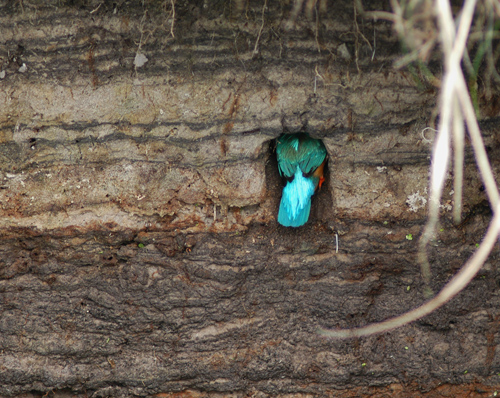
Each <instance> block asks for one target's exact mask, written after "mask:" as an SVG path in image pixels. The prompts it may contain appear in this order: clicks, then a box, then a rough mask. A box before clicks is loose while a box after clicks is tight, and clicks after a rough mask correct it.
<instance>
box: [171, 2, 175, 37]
mask: <svg viewBox="0 0 500 398" xmlns="http://www.w3.org/2000/svg"><path fill="white" fill-rule="evenodd" d="M170 4H172V22H171V23H170V34H171V35H172V37H173V38H175V35H174V25H175V0H170Z"/></svg>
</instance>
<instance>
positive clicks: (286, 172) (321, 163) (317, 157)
mask: <svg viewBox="0 0 500 398" xmlns="http://www.w3.org/2000/svg"><path fill="white" fill-rule="evenodd" d="M276 155H277V157H278V169H279V172H280V175H281V176H284V177H285V179H286V185H285V188H283V194H282V196H281V203H280V209H279V212H278V222H279V223H280V224H281V225H284V226H285V227H300V226H302V225H304V224H305V223H306V222H307V220H308V219H309V213H310V211H311V197H312V196H313V194H314V192H315V191H316V189H318V187H319V188H321V185H322V184H323V182H324V181H325V178H324V177H323V169H324V167H325V163H326V148H325V145H324V144H323V142H322V141H321V140H316V139H314V138H311V137H310V136H309V134H307V133H296V134H283V135H282V136H281V137H279V138H278V139H277V143H276Z"/></svg>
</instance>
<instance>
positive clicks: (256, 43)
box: [253, 0, 267, 56]
mask: <svg viewBox="0 0 500 398" xmlns="http://www.w3.org/2000/svg"><path fill="white" fill-rule="evenodd" d="M266 7H267V0H265V1H264V6H263V7H262V24H261V25H260V29H259V34H258V35H257V40H255V46H254V48H253V55H254V56H255V55H257V54H258V52H259V40H260V36H261V35H262V30H263V29H264V23H265V12H266Z"/></svg>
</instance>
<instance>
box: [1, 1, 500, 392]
mask: <svg viewBox="0 0 500 398" xmlns="http://www.w3.org/2000/svg"><path fill="white" fill-rule="evenodd" d="M131 3H132V2H98V1H85V2H84V1H72V2H67V4H66V3H65V2H61V1H55V0H54V1H47V2H37V1H21V2H12V1H0V37H1V38H2V41H1V42H0V88H1V90H0V144H1V145H0V203H1V208H0V228H1V229H0V395H1V396H8V397H40V396H56V397H108V396H109V397H129V396H156V397H205V396H211V397H228V396H229V397H250V396H253V397H274V396H286V397H310V396H331V397H337V396H343V397H356V396H371V397H400V396H405V397H418V396H429V397H431V396H432V397H436V396H437V397H439V396H443V397H444V396H446V397H449V396H453V397H461V396H468V397H489V396H493V395H494V394H496V393H497V392H499V391H500V389H499V386H500V354H499V353H498V351H497V350H496V348H497V345H498V343H499V341H500V334H499V331H500V330H499V328H500V297H499V293H498V291H499V286H500V271H499V269H498V255H499V254H498V249H497V248H496V249H495V250H494V252H493V254H492V255H491V256H490V258H489V260H488V262H487V263H486V264H485V266H484V267H483V269H482V270H481V272H480V274H479V275H478V276H477V277H476V278H475V279H474V281H473V282H472V283H471V285H470V286H469V287H467V288H466V289H465V291H464V292H462V293H461V294H460V295H459V296H458V297H456V298H455V299H453V300H452V301H451V302H450V303H449V304H447V305H446V306H445V307H443V308H442V309H440V310H439V311H437V312H436V313H434V314H432V315H430V316H427V317H425V318H423V319H422V320H420V321H418V322H415V323H413V324H411V325H408V326H406V327H403V328H401V329H398V330H395V331H392V332H390V333H385V334H382V335H375V336H372V337H368V338H363V339H355V340H331V339H327V338H324V337H321V336H320V335H319V334H318V328H320V327H323V328H349V327H356V326H362V325H366V324H368V323H372V322H376V321H381V320H384V319H387V318H389V317H392V316H395V315H398V314H401V313H403V312H405V311H407V310H409V309H412V308H414V307H416V306H418V305H419V304H421V303H423V302H424V301H425V299H426V298H425V297H424V290H425V284H424V282H423V280H422V277H421V275H420V269H419V265H418V262H417V252H418V239H419V237H420V234H421V232H422V229H423V226H424V224H425V220H426V210H427V199H426V197H427V185H428V168H429V164H430V150H431V147H432V142H433V139H434V132H433V131H432V130H424V128H425V127H427V126H432V125H433V121H434V111H435V106H436V102H437V97H438V90H437V88H435V87H434V86H432V85H431V84H430V83H428V82H427V81H426V80H425V79H424V77H422V76H419V75H418V73H417V74H415V73H410V72H409V71H408V70H406V69H401V70H396V69H395V68H394V67H393V62H394V60H396V59H397V58H398V57H399V56H400V46H399V41H398V38H397V37H396V35H395V34H394V32H393V31H392V26H391V25H390V24H389V23H387V22H384V21H378V22H373V21H369V20H365V19H363V18H361V17H360V16H359V15H358V16H356V15H355V13H354V10H353V7H352V3H351V2H347V1H346V2H335V4H330V5H329V8H328V9H327V10H326V11H325V12H324V13H321V14H318V15H317V16H316V14H314V15H313V17H312V18H311V19H309V17H308V15H307V10H305V11H303V12H301V13H299V14H298V16H297V19H296V23H295V24H289V23H288V22H289V16H290V15H291V11H290V8H291V5H290V6H287V5H286V3H285V2H284V3H279V2H276V3H275V2H269V3H273V4H268V5H267V8H264V9H263V8H262V7H263V2H250V3H248V4H247V3H245V4H246V5H245V7H243V8H241V9H239V8H238V5H239V4H240V3H242V2H215V3H217V4H214V5H209V4H207V2H202V1H199V2H189V3H188V2H182V1H179V2H175V24H173V25H172V21H174V19H173V18H172V17H173V9H172V4H173V3H174V2H168V1H157V2H152V1H150V2H148V1H145V2H134V4H131ZM373 6H374V7H375V6H377V7H378V8H379V9H384V8H385V9H386V10H389V9H388V8H387V5H384V4H383V3H380V4H374V5H373ZM432 62H434V64H433V63H432ZM430 64H431V66H432V65H434V69H433V71H434V73H436V76H439V73H440V72H439V71H440V67H439V60H438V59H437V60H434V61H433V60H431V63H430ZM481 106H482V112H483V115H484V118H483V119H482V121H481V128H482V132H483V136H484V140H485V143H486V145H487V150H488V154H489V156H490V160H491V162H492V166H493V168H494V171H495V173H498V170H499V168H500V164H499V160H498V159H500V156H499V152H500V142H499V137H500V135H499V127H498V126H499V125H500V124H499V121H500V120H499V118H498V117H497V116H496V114H498V112H497V111H496V108H495V101H489V102H488V103H482V104H481ZM297 131H307V132H308V133H309V134H311V135H312V136H313V137H315V138H320V139H322V140H323V142H324V143H325V146H326V148H327V150H328V154H329V155H328V165H327V171H326V182H325V184H324V185H323V187H322V189H321V191H320V192H319V193H318V194H317V195H315V197H314V198H313V204H312V206H313V210H312V214H311V218H310V221H309V222H308V223H307V224H306V225H305V226H304V227H301V228H284V227H282V226H280V225H279V224H277V223H276V214H277V209H278V204H279V200H280V195H281V189H282V181H281V178H280V176H279V174H278V171H277V165H276V159H275V154H274V140H275V139H276V138H277V137H278V136H279V135H280V134H282V133H283V132H289V133H293V132H297ZM467 145H468V144H467ZM452 177H453V175H452V174H450V178H449V179H448V180H447V183H446V187H445V192H444V196H443V200H442V215H441V217H442V218H441V224H440V226H439V230H438V231H437V234H436V237H435V239H434V240H433V241H432V242H431V245H430V246H429V248H428V254H429V258H430V261H431V266H432V279H431V281H430V287H431V288H432V289H433V291H434V292H437V291H439V289H440V288H441V287H442V286H443V285H444V284H445V283H446V282H447V281H448V280H449V279H450V277H451V276H452V275H453V274H454V273H456V271H457V270H458V269H459V268H460V267H461V266H462V264H463V263H464V262H465V261H466V259H467V258H468V257H469V256H470V255H471V254H472V253H473V252H474V250H475V249H476V245H477V244H478V243H480V241H481V237H482V236H483V234H484V231H485V229H486V227H487V225H488V222H489V220H490V219H491V211H490V208H489V206H488V203H487V201H486V198H485V195H484V192H483V188H482V183H481V180H480V178H479V177H478V173H477V170H476V167H475V164H474V156H473V153H472V151H471V149H470V148H469V147H467V157H466V168H465V176H464V192H465V195H464V207H463V217H462V220H463V221H462V222H461V224H460V225H455V224H453V223H452V222H451V216H450V214H451V206H452V204H453V203H452V200H453V196H452V192H451V191H452V188H453V180H452Z"/></svg>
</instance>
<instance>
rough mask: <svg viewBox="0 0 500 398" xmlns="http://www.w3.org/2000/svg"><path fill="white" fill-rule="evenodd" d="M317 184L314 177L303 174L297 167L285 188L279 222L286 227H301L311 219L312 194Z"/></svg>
mask: <svg viewBox="0 0 500 398" xmlns="http://www.w3.org/2000/svg"><path fill="white" fill-rule="evenodd" d="M315 189H316V184H315V183H314V181H312V179H310V178H306V177H304V176H303V174H302V171H301V170H300V169H299V168H297V171H296V172H295V175H294V178H293V180H292V181H291V182H288V183H287V184H286V186H285V188H284V189H283V195H282V196H281V203H280V209H279V212H278V222H279V223H280V224H281V225H283V226H285V227H300V226H302V225H304V224H305V223H306V222H307V220H308V219H309V213H310V211H311V196H312V195H313V194H314V190H315Z"/></svg>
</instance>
